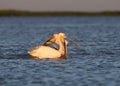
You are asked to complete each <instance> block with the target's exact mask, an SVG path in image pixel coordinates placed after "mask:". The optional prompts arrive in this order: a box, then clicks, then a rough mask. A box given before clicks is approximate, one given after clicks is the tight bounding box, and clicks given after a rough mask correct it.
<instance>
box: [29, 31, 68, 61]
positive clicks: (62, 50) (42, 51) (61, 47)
mask: <svg viewBox="0 0 120 86" xmlns="http://www.w3.org/2000/svg"><path fill="white" fill-rule="evenodd" d="M66 38H68V37H67V36H66V35H65V34H64V33H59V34H53V36H52V37H51V38H50V39H49V40H48V41H47V42H45V43H44V44H43V45H42V46H37V47H35V48H33V49H32V50H30V51H28V53H29V54H30V55H31V56H33V57H36V58H39V59H47V58H50V59H61V58H67V44H68V42H67V41H66ZM51 44H53V47H50V46H49V45H51Z"/></svg>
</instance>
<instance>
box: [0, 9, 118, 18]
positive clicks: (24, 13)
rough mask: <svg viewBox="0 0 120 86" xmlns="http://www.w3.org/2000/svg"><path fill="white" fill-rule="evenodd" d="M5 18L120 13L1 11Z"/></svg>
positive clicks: (114, 14)
mask: <svg viewBox="0 0 120 86" xmlns="http://www.w3.org/2000/svg"><path fill="white" fill-rule="evenodd" d="M5 16H8V17H9V16H120V11H103V12H72V11H50V12H47V11H46V12H33V11H20V10H0V17H5Z"/></svg>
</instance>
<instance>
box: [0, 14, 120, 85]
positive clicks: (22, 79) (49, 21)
mask: <svg viewBox="0 0 120 86" xmlns="http://www.w3.org/2000/svg"><path fill="white" fill-rule="evenodd" d="M59 32H64V33H66V34H67V36H68V37H71V38H72V39H74V40H75V41H76V42H77V43H79V44H80V47H76V46H75V45H74V44H72V43H71V42H69V46H68V51H69V56H68V59H67V60H65V61H63V60H62V61H56V60H37V59H32V58H31V57H30V56H29V55H28V54H27V51H28V50H30V49H31V48H33V47H35V46H38V45H42V44H43V43H44V42H45V41H46V40H48V39H49V38H50V37H51V35H52V34H54V33H59ZM0 86H120V17H104V16H102V17H0Z"/></svg>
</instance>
